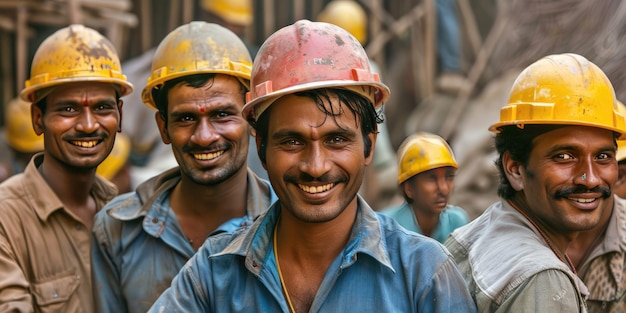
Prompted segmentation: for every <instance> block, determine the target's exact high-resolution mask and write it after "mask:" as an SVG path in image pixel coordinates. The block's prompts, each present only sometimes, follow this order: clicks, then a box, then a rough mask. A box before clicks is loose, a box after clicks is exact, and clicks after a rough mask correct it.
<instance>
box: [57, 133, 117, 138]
mask: <svg viewBox="0 0 626 313" xmlns="http://www.w3.org/2000/svg"><path fill="white" fill-rule="evenodd" d="M95 137H99V138H102V140H105V139H107V138H109V135H108V134H107V133H104V132H93V133H90V134H83V133H80V134H72V135H67V136H65V137H64V138H63V139H65V140H82V139H93V138H95Z"/></svg>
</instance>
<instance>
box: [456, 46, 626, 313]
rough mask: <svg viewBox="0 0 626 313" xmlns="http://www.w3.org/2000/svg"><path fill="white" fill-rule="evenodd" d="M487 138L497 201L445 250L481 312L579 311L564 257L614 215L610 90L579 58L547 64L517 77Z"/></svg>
mask: <svg viewBox="0 0 626 313" xmlns="http://www.w3.org/2000/svg"><path fill="white" fill-rule="evenodd" d="M489 130H490V131H492V132H494V133H496V135H495V146H496V150H497V151H498V154H499V157H498V160H497V161H496V165H497V167H498V169H499V171H500V186H499V187H498V195H499V196H500V197H501V201H498V202H496V203H494V204H493V205H492V206H490V207H489V208H488V209H487V210H486V211H484V213H483V214H482V215H480V216H479V217H478V218H476V219H474V220H473V221H472V222H470V223H469V224H467V225H465V226H462V227H460V228H458V229H456V230H455V231H454V232H453V233H452V234H451V235H450V236H449V237H448V239H447V240H446V242H445V245H446V247H448V250H449V251H450V252H451V253H452V255H454V258H455V259H456V261H457V264H458V266H459V269H460V270H461V272H463V274H464V276H465V278H466V279H467V280H468V281H467V283H468V286H470V291H471V292H472V295H473V296H474V299H476V301H477V304H478V310H479V311H480V312H586V311H587V305H586V304H585V299H586V297H587V295H588V290H587V288H586V286H585V284H584V282H583V281H582V280H581V279H580V278H579V277H578V276H577V275H576V273H577V269H576V266H575V263H574V262H573V261H572V259H570V258H569V256H568V255H567V254H566V251H567V250H568V247H569V246H570V244H571V243H572V241H573V240H574V239H575V238H576V236H578V235H579V234H580V233H581V232H583V231H587V230H590V229H592V228H594V227H595V226H597V225H598V223H600V220H601V217H602V216H604V214H606V211H610V210H611V209H612V207H613V196H612V194H611V189H612V188H613V186H614V184H615V182H616V181H617V178H618V172H617V160H616V159H615V153H616V150H617V145H616V142H615V140H616V139H617V138H620V139H626V125H625V121H624V115H623V113H621V112H620V109H619V108H618V105H617V103H616V101H615V92H614V90H613V86H612V85H611V82H610V81H609V79H608V78H607V77H606V75H605V74H604V73H603V72H602V70H601V69H600V68H598V67H597V66H596V65H595V64H593V63H591V62H590V61H589V60H587V59H586V58H584V57H582V56H580V55H577V54H569V53H568V54H557V55H550V56H547V57H544V58H542V59H540V60H538V61H536V62H534V63H533V64H531V65H529V66H528V67H527V68H526V69H524V70H523V71H522V72H521V73H520V74H519V76H518V77H517V79H516V80H515V82H514V83H513V87H512V88H511V91H510V93H509V100H508V103H507V105H505V106H504V107H502V108H501V110H500V120H499V121H498V122H496V123H495V124H493V125H492V126H491V127H489ZM620 282H621V280H620Z"/></svg>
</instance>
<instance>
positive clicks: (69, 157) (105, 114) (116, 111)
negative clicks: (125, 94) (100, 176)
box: [32, 82, 122, 170]
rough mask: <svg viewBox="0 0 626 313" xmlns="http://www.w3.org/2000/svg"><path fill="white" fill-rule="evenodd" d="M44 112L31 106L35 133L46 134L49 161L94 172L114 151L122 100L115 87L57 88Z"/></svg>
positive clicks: (90, 84) (76, 85) (85, 84)
mask: <svg viewBox="0 0 626 313" xmlns="http://www.w3.org/2000/svg"><path fill="white" fill-rule="evenodd" d="M43 101H45V104H44V105H45V111H42V110H41V109H40V108H39V107H38V106H37V105H33V107H32V117H33V125H34V128H35V132H36V133H37V134H43V136H44V149H45V155H46V161H49V162H57V163H59V164H63V165H64V166H69V167H72V168H74V169H89V170H92V169H95V168H96V167H97V166H98V165H99V164H100V163H101V162H102V161H103V160H104V159H105V158H106V157H107V156H108V155H109V153H110V152H111V149H113V143H114V142H115V133H116V132H117V131H120V127H121V119H122V114H121V109H122V101H121V100H120V101H119V102H118V100H117V99H116V93H115V89H114V88H113V86H111V85H110V84H105V83H95V82H82V83H71V84H66V85H61V86H58V87H55V88H54V90H53V91H52V92H51V93H50V94H49V95H48V96H47V97H46V99H45V100H43Z"/></svg>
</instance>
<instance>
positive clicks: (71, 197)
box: [38, 156, 96, 209]
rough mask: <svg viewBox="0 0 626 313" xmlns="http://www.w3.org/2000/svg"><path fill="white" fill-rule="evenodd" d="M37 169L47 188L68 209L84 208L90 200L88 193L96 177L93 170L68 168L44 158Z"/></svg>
mask: <svg viewBox="0 0 626 313" xmlns="http://www.w3.org/2000/svg"><path fill="white" fill-rule="evenodd" d="M38 169H39V173H40V174H41V176H42V177H43V179H44V180H45V181H46V183H47V184H48V186H50V188H51V189H52V190H53V191H54V193H55V194H56V195H57V197H59V199H60V200H61V202H63V204H64V205H66V206H67V207H68V208H70V209H71V208H72V207H77V206H78V207H80V206H84V205H85V203H87V202H88V201H89V200H90V199H91V195H90V192H91V188H92V187H93V184H94V181H95V177H96V169H95V168H94V169H89V170H81V169H74V168H68V167H67V166H65V165H64V164H61V163H58V162H55V161H54V160H53V158H52V157H50V156H48V157H45V156H44V161H43V162H42V163H41V165H40V166H39V168H38Z"/></svg>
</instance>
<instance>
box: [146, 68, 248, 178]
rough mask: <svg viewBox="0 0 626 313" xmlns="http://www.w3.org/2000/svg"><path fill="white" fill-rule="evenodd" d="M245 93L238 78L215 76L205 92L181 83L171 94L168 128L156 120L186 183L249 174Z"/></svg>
mask: <svg viewBox="0 0 626 313" xmlns="http://www.w3.org/2000/svg"><path fill="white" fill-rule="evenodd" d="M241 88H242V87H241V84H240V83H239V81H238V80H237V79H236V78H234V77H232V76H229V75H216V76H215V78H214V79H212V80H209V81H208V82H207V84H206V85H205V86H203V87H201V88H193V87H190V86H187V85H185V84H179V85H177V86H174V87H173V88H172V89H170V91H169V93H168V95H167V97H168V106H167V115H168V123H167V125H166V124H165V121H164V120H163V119H162V118H161V116H160V115H159V114H158V113H157V114H156V121H157V124H158V127H159V131H160V132H161V138H162V139H163V142H164V143H166V144H171V145H172V151H173V153H174V156H175V157H176V161H177V162H178V164H179V165H180V169H181V172H182V175H183V179H189V180H191V181H192V182H194V183H196V184H200V185H211V184H218V183H221V182H223V181H225V180H227V179H228V178H230V177H232V176H233V175H234V174H235V173H237V172H238V171H245V170H246V168H247V166H246V160H247V155H248V142H249V139H248V124H247V122H246V121H245V120H244V119H243V117H242V116H241V109H242V108H243V104H244V100H243V95H242V89H241Z"/></svg>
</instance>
